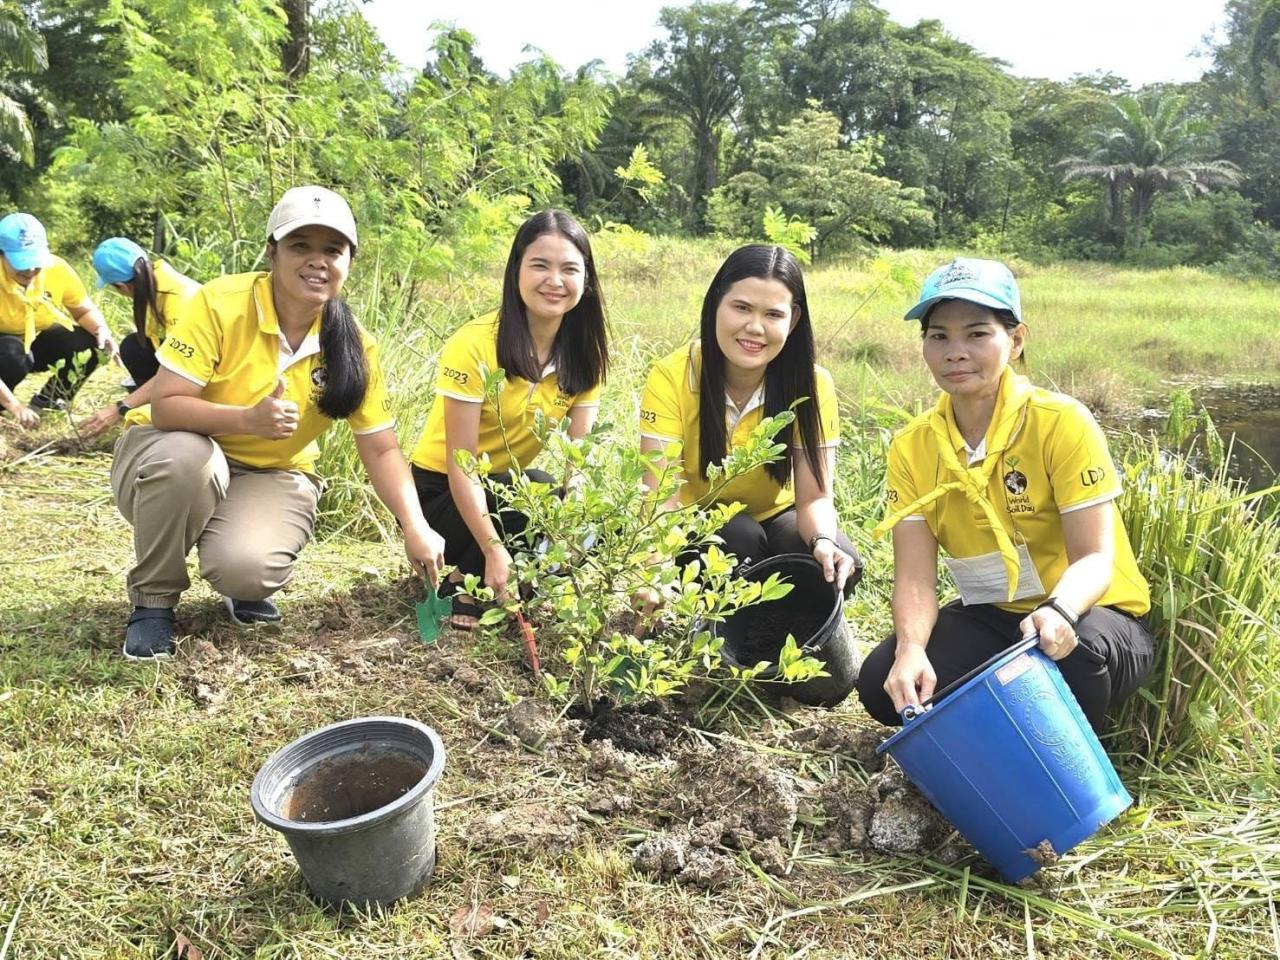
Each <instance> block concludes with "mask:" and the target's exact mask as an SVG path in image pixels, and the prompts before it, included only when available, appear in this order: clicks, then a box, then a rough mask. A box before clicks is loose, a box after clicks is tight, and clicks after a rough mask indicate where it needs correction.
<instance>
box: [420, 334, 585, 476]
mask: <svg viewBox="0 0 1280 960" xmlns="http://www.w3.org/2000/svg"><path fill="white" fill-rule="evenodd" d="M497 369H498V315H497V313H492V314H490V315H488V316H486V317H480V318H478V319H476V320H471V321H469V322H468V323H464V324H463V325H462V326H461V327H459V328H458V329H457V330H455V331H454V333H453V335H452V336H451V337H449V339H448V340H446V341H445V344H444V347H443V348H442V349H441V351H440V362H439V366H438V368H437V371H436V396H435V400H434V401H433V402H432V404H431V411H430V412H429V413H428V414H427V422H426V425H425V426H424V427H423V428H422V436H421V437H420V438H419V439H418V445H417V446H416V447H414V448H413V456H411V457H410V458H409V459H410V460H411V461H412V462H413V463H415V464H417V465H418V466H419V467H421V468H422V469H423V470H433V471H435V472H436V473H447V472H448V470H449V462H448V449H447V447H446V444H445V436H444V401H445V398H446V397H450V398H452V399H454V400H461V401H462V402H463V403H478V404H481V407H480V433H479V436H478V437H477V439H476V454H477V456H479V455H481V454H486V453H487V454H488V455H489V462H490V463H492V464H493V469H494V470H495V471H504V470H510V469H511V467H512V464H513V463H514V464H518V465H519V466H520V467H522V468H523V467H527V466H529V465H530V464H531V463H533V460H534V458H535V457H536V456H537V455H538V454H539V453H540V452H541V450H542V444H541V443H540V442H539V440H538V438H537V437H536V436H535V435H534V433H533V425H534V418H535V417H536V416H537V414H538V413H539V412H541V413H542V415H543V416H544V417H546V418H547V419H548V420H559V419H562V418H564V417H566V416H568V414H569V411H570V410H572V409H573V408H574V407H594V406H597V405H598V404H599V403H600V386H599V385H598V384H597V385H596V386H594V387H592V388H591V389H589V390H584V391H583V392H582V393H578V394H572V393H565V392H564V391H563V390H561V389H560V382H559V380H558V379H557V378H556V372H555V370H554V369H549V370H547V371H546V372H545V373H544V374H543V377H542V379H541V380H539V381H538V382H537V383H530V382H529V381H528V380H525V379H523V378H522V377H517V376H510V375H509V376H508V377H507V378H506V379H505V380H504V381H503V383H502V389H501V391H500V392H499V394H498V403H497V406H496V407H495V406H494V404H493V402H492V401H491V400H490V399H489V398H488V397H486V396H485V395H484V371H488V372H489V373H492V372H493V371H495V370H497Z"/></svg>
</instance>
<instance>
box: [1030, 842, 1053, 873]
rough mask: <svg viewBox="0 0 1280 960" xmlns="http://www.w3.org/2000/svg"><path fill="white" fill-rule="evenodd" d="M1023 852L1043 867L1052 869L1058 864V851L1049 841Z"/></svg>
mask: <svg viewBox="0 0 1280 960" xmlns="http://www.w3.org/2000/svg"><path fill="white" fill-rule="evenodd" d="M1022 852H1023V853H1025V854H1026V855H1027V856H1028V857H1030V858H1031V859H1032V860H1034V861H1035V862H1036V863H1038V864H1039V865H1040V866H1042V867H1051V866H1053V865H1054V864H1055V863H1057V862H1058V851H1057V850H1055V849H1053V844H1052V843H1050V842H1049V841H1048V840H1047V839H1046V840H1041V841H1040V842H1039V843H1037V844H1036V845H1035V846H1034V847H1031V848H1030V849H1027V850H1023V851H1022Z"/></svg>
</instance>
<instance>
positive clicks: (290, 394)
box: [126, 273, 395, 473]
mask: <svg viewBox="0 0 1280 960" xmlns="http://www.w3.org/2000/svg"><path fill="white" fill-rule="evenodd" d="M360 335H361V338H362V340H363V342H364V355H365V359H366V360H367V361H368V364H369V385H368V389H367V390H366V391H365V395H364V402H363V403H362V404H360V406H359V408H358V409H357V410H356V411H355V413H353V414H352V415H351V416H350V417H348V418H347V421H348V423H350V424H351V429H352V430H353V431H354V432H355V433H358V434H367V433H377V432H378V431H379V430H389V429H391V428H392V427H393V426H395V418H394V417H392V415H391V399H390V398H389V397H388V396H387V389H386V383H385V381H384V380H383V377H382V370H381V368H380V366H379V365H378V349H377V345H376V344H375V343H374V341H373V338H372V337H371V336H369V334H368V333H367V332H366V331H365V330H364V329H363V328H361V330H360ZM156 359H158V360H159V361H160V365H161V366H163V367H165V368H166V369H168V370H172V371H173V372H174V373H176V374H178V376H180V377H183V378H185V379H187V380H190V381H191V382H192V383H195V384H198V385H199V386H200V387H202V388H203V390H202V392H201V394H200V397H201V399H203V400H208V401H209V402H210V403H221V404H227V405H229V406H236V407H250V406H253V405H254V404H256V403H257V402H258V401H259V400H261V399H262V398H263V397H265V396H267V395H268V394H270V393H271V392H272V391H273V390H275V387H276V381H277V379H283V380H284V384H285V388H284V399H286V400H292V401H293V402H294V403H296V404H297V405H298V429H297V430H295V431H294V432H293V434H292V436H289V437H286V438H285V439H283V440H267V439H265V438H263V437H257V436H253V435H252V434H225V435H220V436H215V437H214V439H215V440H217V441H218V445H219V446H221V447H222V452H223V453H225V454H226V455H227V458H228V459H230V460H235V461H238V462H239V463H243V464H245V465H247V466H250V467H269V468H273V469H279V470H302V471H304V472H306V473H312V472H314V468H315V461H316V458H317V457H318V456H319V455H320V450H319V447H318V446H317V445H316V438H317V437H319V436H320V434H322V433H324V431H325V430H327V429H328V428H329V426H330V425H331V424H332V423H333V421H332V420H330V419H329V418H328V417H326V416H325V415H324V414H323V413H321V412H320V408H319V407H318V406H316V402H317V401H318V400H319V399H320V394H321V392H322V389H323V386H324V382H325V367H324V356H323V355H322V354H321V353H320V318H319V317H317V318H316V322H315V324H314V325H313V326H312V327H311V330H310V331H309V332H308V333H307V335H306V337H305V338H304V339H303V341H302V343H301V344H300V345H299V347H298V349H297V350H295V351H294V352H293V353H289V351H288V348H287V346H286V345H285V344H284V341H283V338H282V337H281V335H280V324H279V321H278V320H277V318H276V312H275V306H274V303H273V301H272V299H271V274H269V273H239V274H231V275H229V276H224V277H219V278H218V279H216V280H211V281H209V282H208V283H206V284H205V285H204V286H203V287H201V288H200V291H199V293H197V294H196V296H195V297H194V298H193V299H192V300H191V301H190V303H189V305H188V307H187V309H186V310H185V311H184V315H183V317H182V318H181V319H180V320H179V321H178V323H177V324H176V325H175V326H174V327H172V328H171V329H170V330H169V334H168V337H167V338H166V339H165V342H164V345H163V346H161V348H160V349H159V351H158V352H157V353H156ZM126 421H127V422H128V423H130V424H136V423H150V422H151V408H150V406H145V407H139V408H138V409H136V410H131V411H130V412H129V414H128V416H127V417H126Z"/></svg>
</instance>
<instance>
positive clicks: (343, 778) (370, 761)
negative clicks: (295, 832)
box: [282, 748, 427, 823]
mask: <svg viewBox="0 0 1280 960" xmlns="http://www.w3.org/2000/svg"><path fill="white" fill-rule="evenodd" d="M426 774H427V767H426V764H424V763H422V762H421V761H420V760H418V759H417V758H416V757H412V756H410V755H409V754H407V753H401V752H400V751H398V750H390V751H379V752H376V753H374V752H371V751H369V750H368V749H367V748H361V749H360V750H356V751H353V752H352V753H350V754H344V755H342V756H340V757H334V758H332V759H329V760H322V761H321V762H320V763H318V764H316V766H315V767H314V768H313V769H312V770H310V771H308V773H307V775H306V777H305V779H302V780H300V781H299V782H298V783H297V785H296V786H294V788H293V789H292V790H291V791H290V792H289V793H288V795H287V796H286V797H285V800H284V804H283V811H282V815H283V816H284V817H285V818H286V819H288V820H297V821H300V822H303V823H327V822H329V821H332V820H346V819H349V818H350V817H359V816H361V815H363V814H366V813H372V812H373V811H374V810H377V809H379V808H381V807H385V806H386V805H387V804H389V803H391V802H392V801H393V800H397V799H399V798H400V797H402V796H404V795H405V794H406V793H408V792H409V791H410V790H412V789H413V787H414V785H415V784H417V783H418V781H420V780H421V779H422V778H423V777H424V776H426Z"/></svg>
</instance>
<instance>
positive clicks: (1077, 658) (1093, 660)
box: [858, 600, 1155, 733]
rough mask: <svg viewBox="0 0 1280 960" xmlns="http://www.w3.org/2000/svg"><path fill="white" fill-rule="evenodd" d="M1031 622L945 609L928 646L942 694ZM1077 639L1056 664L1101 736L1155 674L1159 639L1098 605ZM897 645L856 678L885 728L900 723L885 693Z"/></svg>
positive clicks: (1018, 616) (983, 610)
mask: <svg viewBox="0 0 1280 960" xmlns="http://www.w3.org/2000/svg"><path fill="white" fill-rule="evenodd" d="M1026 616H1027V615H1026V614H1025V613H1011V612H1009V611H1008V610H1002V609H1000V608H999V607H997V606H995V605H994V604H989V603H978V604H974V605H973V606H969V607H966V606H964V605H963V604H962V603H961V602H960V601H959V600H956V601H955V602H953V603H949V604H947V605H946V606H945V607H943V608H942V609H941V610H939V611H938V622H937V623H936V624H935V625H934V628H933V632H932V633H931V634H929V645H928V647H926V648H925V652H926V653H927V655H928V657H929V663H930V664H931V665H932V666H933V671H934V673H935V674H937V678H938V684H937V687H936V689H937V690H941V689H942V688H943V687H945V686H946V685H947V684H949V683H951V682H953V681H955V680H958V679H960V678H961V677H963V676H964V675H965V674H966V673H968V672H969V671H970V670H972V669H973V668H974V667H976V666H978V665H979V664H980V663H982V662H983V661H985V660H987V659H989V658H991V657H993V656H995V655H996V654H997V653H999V652H1000V651H1001V650H1005V649H1007V648H1008V647H1011V646H1013V645H1014V644H1015V643H1017V642H1018V641H1019V640H1020V639H1021V637H1022V633H1021V631H1020V630H1019V629H1018V624H1019V623H1020V622H1021V621H1022V620H1024V619H1025V618H1026ZM1076 636H1077V637H1078V638H1079V640H1080V642H1079V644H1078V645H1077V646H1076V648H1075V649H1074V650H1073V651H1071V653H1070V654H1069V655H1067V656H1066V657H1064V658H1063V659H1061V660H1059V661H1057V663H1058V669H1059V670H1061V671H1062V678H1063V679H1064V680H1065V681H1066V682H1067V686H1068V687H1070V688H1071V692H1072V693H1074V694H1075V696H1076V699H1077V700H1078V701H1080V707H1081V709H1083V710H1084V715H1085V717H1087V718H1088V720H1089V723H1090V724H1091V725H1092V726H1093V729H1094V730H1095V731H1097V732H1099V733H1101V732H1102V731H1103V728H1104V725H1105V717H1106V714H1107V713H1108V711H1110V710H1111V709H1113V708H1114V707H1116V706H1119V704H1121V703H1122V702H1123V701H1124V700H1126V699H1128V697H1129V696H1130V695H1132V694H1133V692H1134V691H1135V690H1137V689H1138V687H1139V686H1141V684H1142V681H1143V679H1144V678H1145V677H1146V675H1147V673H1148V672H1149V671H1150V670H1151V664H1152V662H1153V661H1154V659H1155V641H1154V640H1153V639H1152V637H1151V632H1150V631H1149V630H1148V629H1147V625H1146V623H1145V622H1144V621H1143V620H1142V619H1140V618H1138V617H1131V616H1130V615H1129V614H1127V613H1122V612H1121V611H1119V610H1116V609H1114V608H1112V607H1094V608H1093V609H1092V610H1090V611H1089V612H1088V613H1086V614H1085V615H1084V616H1083V617H1081V618H1080V622H1079V623H1078V624H1077V625H1076ZM897 643H898V641H897V638H896V637H894V636H889V637H888V638H886V639H885V640H884V641H883V642H882V643H881V644H880V645H879V646H878V647H876V648H875V649H874V650H873V651H871V653H870V655H869V656H868V657H867V659H866V660H864V661H863V663H862V670H861V673H860V674H859V675H858V698H859V699H860V700H861V701H862V705H863V706H864V707H866V708H867V712H868V713H869V714H871V716H873V717H874V718H875V719H876V720H878V721H880V722H881V723H883V724H884V725H885V726H898V725H899V724H901V723H902V718H901V717H899V716H898V714H897V712H896V711H895V710H894V709H893V701H892V700H891V699H889V695H888V694H887V693H885V690H884V682H885V679H886V678H887V677H888V676H889V670H890V668H891V667H892V666H893V660H894V653H895V649H896V647H897Z"/></svg>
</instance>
